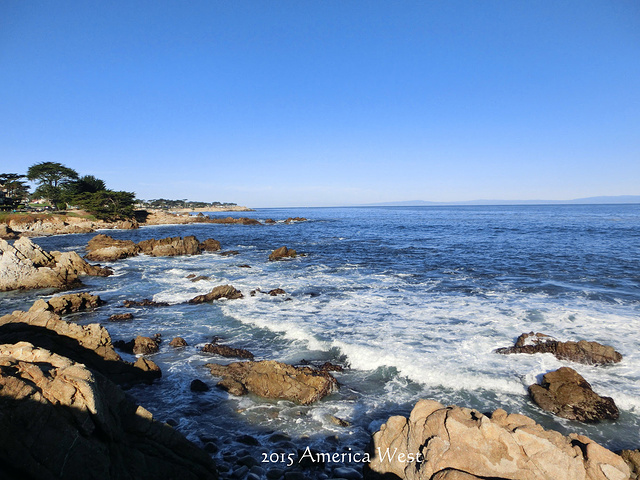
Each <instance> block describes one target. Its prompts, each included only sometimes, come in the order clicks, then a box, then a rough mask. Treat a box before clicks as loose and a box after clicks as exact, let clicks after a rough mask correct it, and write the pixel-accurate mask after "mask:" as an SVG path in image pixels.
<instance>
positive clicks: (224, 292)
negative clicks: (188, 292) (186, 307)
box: [189, 285, 243, 303]
mask: <svg viewBox="0 0 640 480" xmlns="http://www.w3.org/2000/svg"><path fill="white" fill-rule="evenodd" d="M242 296H243V295H242V292H241V291H240V290H236V289H235V288H234V287H233V286H231V285H219V286H217V287H215V288H214V289H213V290H211V291H210V292H209V293H207V294H206V295H198V296H197V297H194V298H192V299H191V300H189V303H206V302H213V301H214V300H219V299H221V298H226V299H228V300H235V299H237V298H242Z"/></svg>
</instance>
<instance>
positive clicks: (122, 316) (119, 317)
mask: <svg viewBox="0 0 640 480" xmlns="http://www.w3.org/2000/svg"><path fill="white" fill-rule="evenodd" d="M126 320H133V313H114V314H113V315H111V316H110V317H109V321H111V322H122V321H126Z"/></svg>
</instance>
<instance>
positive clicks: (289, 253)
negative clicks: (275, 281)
mask: <svg viewBox="0 0 640 480" xmlns="http://www.w3.org/2000/svg"><path fill="white" fill-rule="evenodd" d="M296 255H297V254H296V251H295V250H292V249H288V248H287V247H280V248H277V249H275V250H274V251H273V252H271V254H270V255H269V260H271V261H274V260H282V259H284V258H295V257H296Z"/></svg>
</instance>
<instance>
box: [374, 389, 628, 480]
mask: <svg viewBox="0 0 640 480" xmlns="http://www.w3.org/2000/svg"><path fill="white" fill-rule="evenodd" d="M370 450H371V461H370V463H369V464H368V465H367V467H366V468H365V478H367V479H379V478H383V477H382V476H383V475H385V474H386V475H388V476H387V477H384V478H396V477H392V476H393V475H396V476H397V478H400V479H406V480H434V479H438V480H445V479H446V480H452V479H455V480H472V479H489V478H491V479H494V480H627V479H628V478H629V467H628V466H627V464H626V463H625V462H624V460H623V459H622V458H621V457H620V456H618V455H616V454H615V453H613V452H611V451H609V450H607V449H605V448H604V447H602V446H600V445H598V444H597V443H595V442H594V441H592V440H591V439H589V438H588V437H585V436H583V435H577V434H571V435H569V436H566V437H565V436H563V435H562V434H560V433H558V432H555V431H552V430H545V429H544V428H542V427H541V426H540V425H538V424H536V423H535V422H534V421H533V420H532V419H530V418H528V417H525V416H524V415H518V414H511V415H508V414H507V412H505V411H504V410H501V409H498V410H496V411H495V412H493V414H492V415H491V416H490V417H488V416H485V415H483V414H482V413H480V412H478V411H476V410H471V409H468V408H461V407H456V406H452V407H445V406H443V405H442V404H440V403H438V402H434V401H431V400H420V401H419V402H418V403H417V404H416V405H415V407H414V409H413V411H412V412H411V415H410V416H409V418H408V419H407V418H405V417H402V416H395V417H391V418H389V420H388V421H387V422H386V423H385V424H383V425H382V426H381V427H380V430H379V431H377V432H376V433H375V434H374V435H373V440H372V445H371V449H370Z"/></svg>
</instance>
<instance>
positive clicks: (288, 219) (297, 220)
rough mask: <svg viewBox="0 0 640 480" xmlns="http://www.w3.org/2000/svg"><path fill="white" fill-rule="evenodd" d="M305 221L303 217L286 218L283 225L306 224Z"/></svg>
mask: <svg viewBox="0 0 640 480" xmlns="http://www.w3.org/2000/svg"><path fill="white" fill-rule="evenodd" d="M306 221H307V219H306V218H304V217H289V218H287V219H286V220H285V221H284V223H292V222H306Z"/></svg>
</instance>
